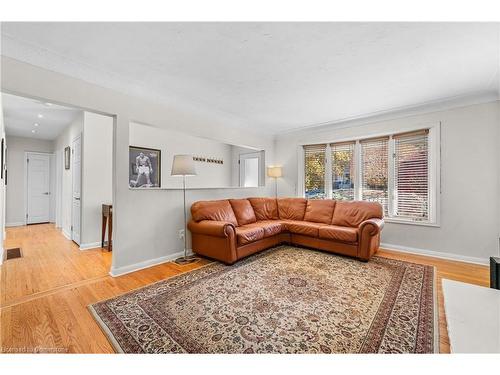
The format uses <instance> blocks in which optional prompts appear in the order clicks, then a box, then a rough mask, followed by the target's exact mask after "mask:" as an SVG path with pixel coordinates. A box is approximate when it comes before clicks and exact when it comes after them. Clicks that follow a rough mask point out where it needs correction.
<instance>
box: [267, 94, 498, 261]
mask: <svg viewBox="0 0 500 375" xmlns="http://www.w3.org/2000/svg"><path fill="white" fill-rule="evenodd" d="M436 122H441V197H440V202H441V212H440V214H441V215H440V216H441V221H440V227H439V228H434V227H426V226H417V225H408V224H395V223H387V224H386V226H385V228H384V230H383V232H382V242H383V243H385V244H387V246H390V245H395V246H396V247H401V248H414V249H421V250H430V251H433V252H439V253H445V254H450V255H451V256H454V255H457V256H458V257H459V258H462V259H468V257H469V258H473V259H472V260H478V261H479V260H483V261H485V260H486V259H487V258H488V257H489V256H491V255H495V254H498V234H499V231H498V228H499V218H500V212H499V199H500V198H499V194H498V192H499V190H498V189H499V173H500V158H499V154H500V153H499V144H500V120H499V104H498V102H490V103H485V104H477V105H471V106H465V107H461V108H456V109H450V110H445V111H440V112H433V113H427V114H422V115H414V116H409V117H400V118H398V119H392V120H384V121H378V122H371V123H361V124H359V123H356V122H354V123H350V124H349V126H342V125H337V126H330V127H322V128H321V129H319V130H313V129H309V130H302V131H299V132H295V133H290V134H286V135H282V136H280V137H278V138H277V140H276V164H278V165H283V169H284V170H283V174H284V177H283V178H280V179H278V183H279V186H278V191H279V193H280V195H289V196H293V195H295V194H296V192H297V182H298V181H297V170H298V167H297V155H298V151H297V149H298V145H299V144H304V143H320V142H330V141H334V140H335V139H347V138H349V137H359V136H365V135H367V136H369V135H370V134H377V133H385V132H392V131H398V130H401V129H403V128H404V127H407V126H413V125H414V124H426V123H427V124H428V123H436Z"/></svg>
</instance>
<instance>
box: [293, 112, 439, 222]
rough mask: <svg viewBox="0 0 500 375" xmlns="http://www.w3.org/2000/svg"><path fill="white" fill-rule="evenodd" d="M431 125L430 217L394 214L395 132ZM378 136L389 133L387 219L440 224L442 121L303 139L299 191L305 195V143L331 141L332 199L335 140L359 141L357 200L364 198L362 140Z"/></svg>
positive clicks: (327, 167)
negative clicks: (339, 136) (326, 137)
mask: <svg viewBox="0 0 500 375" xmlns="http://www.w3.org/2000/svg"><path fill="white" fill-rule="evenodd" d="M424 129H428V130H429V133H428V147H429V156H428V157H429V169H428V174H429V218H428V220H427V221H416V220H413V219H406V218H400V217H394V216H390V215H391V214H392V213H393V212H394V210H393V208H394V178H395V176H394V156H393V155H394V152H395V141H394V138H393V136H394V135H397V134H403V133H406V132H414V131H419V130H424ZM378 137H389V145H388V146H389V152H388V159H389V160H388V169H389V170H388V190H389V191H388V212H389V215H387V216H385V217H384V220H385V221H386V222H388V223H397V224H408V225H419V226H431V227H440V225H441V224H440V223H441V221H440V220H441V217H440V216H441V215H440V211H441V209H440V208H441V207H440V204H441V199H440V196H441V123H440V122H437V123H426V124H422V123H420V124H414V125H411V126H405V127H401V128H398V129H394V130H390V131H385V132H378V133H367V134H363V135H359V136H355V137H345V138H341V139H334V140H332V141H328V142H325V141H323V142H317V143H310V142H309V143H308V142H304V143H300V144H299V145H298V149H297V150H298V158H297V160H298V172H299V173H298V183H297V195H298V196H302V197H305V187H304V183H305V182H304V179H305V168H304V165H305V159H304V146H306V145H313V144H325V143H326V144H327V147H326V154H325V156H326V163H325V189H326V199H332V181H331V177H332V176H331V169H332V156H331V144H335V143H345V142H355V146H354V158H355V165H356V171H355V175H354V200H357V201H359V200H361V186H360V181H362V177H361V174H362V173H363V172H362V168H361V167H362V160H361V143H360V141H362V140H366V139H371V138H378Z"/></svg>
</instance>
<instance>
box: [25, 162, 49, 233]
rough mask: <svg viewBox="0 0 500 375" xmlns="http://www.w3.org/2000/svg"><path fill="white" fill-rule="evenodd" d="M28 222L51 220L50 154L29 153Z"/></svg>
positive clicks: (27, 177) (27, 170)
mask: <svg viewBox="0 0 500 375" xmlns="http://www.w3.org/2000/svg"><path fill="white" fill-rule="evenodd" d="M26 163H27V169H26V173H27V176H26V187H27V197H26V203H27V204H26V224H36V223H47V222H49V220H50V155H49V154H37V153H27V159H26Z"/></svg>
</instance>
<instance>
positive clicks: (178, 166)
mask: <svg viewBox="0 0 500 375" xmlns="http://www.w3.org/2000/svg"><path fill="white" fill-rule="evenodd" d="M170 175H172V176H182V192H183V194H184V256H182V257H180V258H177V259H176V260H175V263H177V264H188V263H192V262H195V261H197V260H198V258H197V257H196V256H194V255H191V256H188V255H187V217H186V176H196V169H195V166H194V160H193V155H174V160H173V162H172V172H171V173H170Z"/></svg>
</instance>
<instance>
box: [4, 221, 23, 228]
mask: <svg viewBox="0 0 500 375" xmlns="http://www.w3.org/2000/svg"><path fill="white" fill-rule="evenodd" d="M23 225H25V224H24V221H19V222H14V223H5V227H22V226H23Z"/></svg>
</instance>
